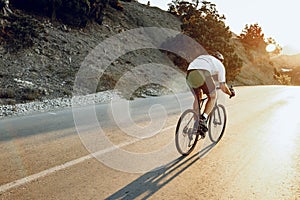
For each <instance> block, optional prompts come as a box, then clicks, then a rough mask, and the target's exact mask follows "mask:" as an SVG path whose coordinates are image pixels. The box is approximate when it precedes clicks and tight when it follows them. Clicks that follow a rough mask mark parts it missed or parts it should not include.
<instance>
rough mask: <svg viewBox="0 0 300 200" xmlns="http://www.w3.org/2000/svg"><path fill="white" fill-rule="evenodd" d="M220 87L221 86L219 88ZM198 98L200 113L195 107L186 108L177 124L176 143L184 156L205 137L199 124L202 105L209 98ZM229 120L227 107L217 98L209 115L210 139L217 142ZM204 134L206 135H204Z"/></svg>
mask: <svg viewBox="0 0 300 200" xmlns="http://www.w3.org/2000/svg"><path fill="white" fill-rule="evenodd" d="M218 89H220V88H218ZM197 98H198V105H199V106H198V108H199V109H198V113H197V112H195V111H194V110H193V109H187V110H185V111H184V112H183V113H182V114H181V116H180V118H179V120H178V122H177V126H176V132H175V143H176V148H177V150H178V152H179V153H180V154H182V155H184V156H186V155H189V154H190V153H191V152H192V151H193V150H194V148H195V146H196V144H197V142H198V140H201V139H204V138H205V135H206V134H205V132H204V131H203V130H202V128H201V127H200V126H199V120H200V116H201V114H202V107H203V105H204V103H205V102H206V101H207V100H208V97H204V98H202V99H201V100H199V97H198V96H197ZM226 122H227V115H226V109H225V107H224V106H223V105H222V104H219V103H218V100H216V103H215V106H214V108H213V109H212V111H211V113H210V115H209V116H208V123H207V125H208V133H207V134H208V135H209V138H210V140H211V141H212V142H213V143H215V144H217V143H218V142H219V141H220V140H221V138H222V137H223V135H224V131H225V127H226ZM203 136H204V137H203Z"/></svg>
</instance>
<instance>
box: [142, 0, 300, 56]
mask: <svg viewBox="0 0 300 200" xmlns="http://www.w3.org/2000/svg"><path fill="white" fill-rule="evenodd" d="M208 1H209V0H208ZM138 2H140V3H144V4H146V3H147V2H148V0H138ZM170 2H171V0H150V6H156V7H159V8H161V9H163V10H167V9H168V6H167V4H168V3H170ZM200 2H201V0H200ZM210 2H212V3H215V4H216V8H217V10H218V12H219V14H224V15H225V17H226V20H225V23H226V25H227V26H229V27H230V29H231V31H232V32H234V33H236V34H238V35H239V34H240V33H241V32H242V30H243V29H244V28H245V25H246V24H249V25H250V24H255V23H258V25H259V26H260V27H261V28H262V31H263V33H264V34H265V38H269V37H272V38H273V39H275V41H276V42H277V43H278V44H279V45H280V46H281V47H283V51H282V53H283V54H290V55H292V54H297V53H300V25H299V21H298V20H300V1H299V0H284V1H279V0H277V1H274V0H251V1H250V0H249V1H237V0H211V1H210Z"/></svg>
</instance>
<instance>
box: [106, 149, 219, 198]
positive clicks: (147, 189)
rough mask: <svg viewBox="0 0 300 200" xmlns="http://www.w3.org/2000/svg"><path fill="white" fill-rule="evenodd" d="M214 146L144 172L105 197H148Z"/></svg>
mask: <svg viewBox="0 0 300 200" xmlns="http://www.w3.org/2000/svg"><path fill="white" fill-rule="evenodd" d="M214 146H215V143H211V144H210V145H208V146H206V147H205V148H203V149H202V150H201V151H200V152H198V153H195V154H194V155H192V156H191V157H185V156H181V157H179V158H177V159H176V160H174V161H172V162H170V163H169V164H167V165H164V166H163V167H161V168H159V169H157V170H155V171H150V172H148V173H146V174H144V175H143V176H141V177H139V178H138V179H136V180H135V181H133V182H132V183H130V184H129V185H127V186H125V187H124V188H122V189H120V190H119V191H117V192H116V193H114V194H112V195H111V196H109V197H107V198H106V200H115V199H123V200H127V199H128V200H129V199H130V200H131V199H136V198H138V199H148V198H149V197H151V196H152V195H153V194H155V193H156V192H157V191H158V190H160V189H161V188H163V187H164V186H165V185H167V184H168V183H169V182H171V181H172V180H173V179H174V178H176V177H177V176H178V175H180V174H181V173H182V172H184V171H185V170H186V169H188V168H189V167H190V166H191V165H193V164H194V163H195V162H197V161H198V160H200V159H201V158H202V157H204V156H205V155H206V154H207V153H208V152H209V151H210V150H211V149H212V148H213V147H214Z"/></svg>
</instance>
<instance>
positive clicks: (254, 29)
mask: <svg viewBox="0 0 300 200" xmlns="http://www.w3.org/2000/svg"><path fill="white" fill-rule="evenodd" d="M264 36H265V35H264V33H263V32H262V28H261V27H260V26H259V25H258V24H257V23H256V24H251V25H250V26H249V25H248V24H246V26H245V28H244V29H243V31H242V33H241V34H240V36H239V38H240V40H241V42H242V43H243V44H244V46H245V47H246V48H250V49H255V50H258V51H261V52H265V49H266V46H267V43H266V42H265V39H264Z"/></svg>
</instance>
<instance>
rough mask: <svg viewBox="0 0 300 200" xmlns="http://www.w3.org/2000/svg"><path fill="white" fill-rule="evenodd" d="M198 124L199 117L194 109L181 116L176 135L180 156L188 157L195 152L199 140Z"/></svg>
mask: <svg viewBox="0 0 300 200" xmlns="http://www.w3.org/2000/svg"><path fill="white" fill-rule="evenodd" d="M198 123H199V121H198V115H197V113H196V112H195V111H194V110H192V109H188V110H186V111H184V112H183V113H182V115H181V116H180V118H179V120H178V123H177V126H176V133H175V143H176V148H177V150H178V152H179V153H180V154H182V155H184V156H186V155H189V154H190V153H191V152H192V151H193V150H194V148H195V146H196V144H197V141H198V138H199V135H198V134H197V128H198V127H197V125H198ZM195 125H196V126H195Z"/></svg>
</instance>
